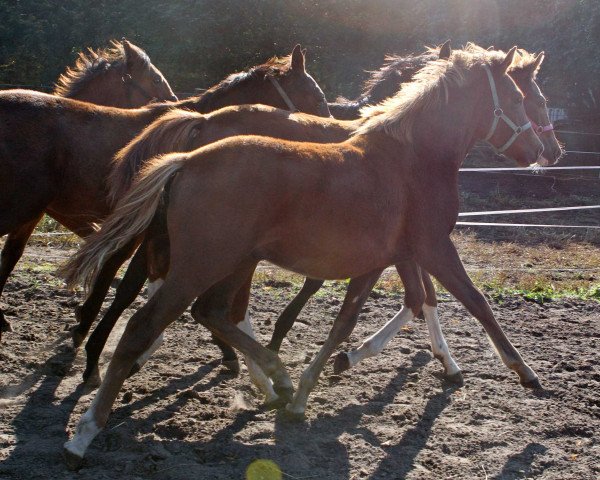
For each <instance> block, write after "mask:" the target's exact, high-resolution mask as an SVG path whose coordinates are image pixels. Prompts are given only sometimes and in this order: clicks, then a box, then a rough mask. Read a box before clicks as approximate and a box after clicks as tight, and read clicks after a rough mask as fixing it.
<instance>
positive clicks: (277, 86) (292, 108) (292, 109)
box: [267, 75, 300, 113]
mask: <svg viewBox="0 0 600 480" xmlns="http://www.w3.org/2000/svg"><path fill="white" fill-rule="evenodd" d="M267 77H268V78H269V80H270V81H271V83H272V84H273V86H274V87H275V90H277V92H278V93H279V95H280V96H281V98H282V99H283V101H284V102H285V104H286V105H287V107H288V109H289V111H290V112H292V113H296V112H299V111H300V110H298V109H297V108H296V106H295V105H294V102H292V101H291V100H290V97H288V94H287V93H285V90H284V89H283V88H282V87H281V85H280V84H279V82H278V81H277V79H276V78H275V77H272V76H271V75H267Z"/></svg>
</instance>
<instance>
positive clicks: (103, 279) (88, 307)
mask: <svg viewBox="0 0 600 480" xmlns="http://www.w3.org/2000/svg"><path fill="white" fill-rule="evenodd" d="M138 243H139V242H138V241H137V239H135V240H132V241H131V242H129V243H128V244H127V245H125V246H124V247H123V248H121V249H120V250H118V251H117V252H116V253H115V254H114V255H113V256H112V257H110V258H109V259H108V261H107V262H105V263H104V265H103V266H102V268H101V269H100V272H99V274H98V277H97V278H96V282H95V283H94V286H93V287H92V291H91V292H90V294H89V295H88V296H87V298H86V299H85V302H83V304H82V305H80V306H78V307H77V308H76V309H75V317H76V318H77V320H78V323H77V325H75V327H74V328H73V330H72V332H71V335H72V337H73V346H74V347H75V348H78V347H79V346H80V345H81V344H82V343H83V340H84V339H85V337H86V335H87V334H88V332H89V331H90V327H91V326H92V323H93V322H94V319H95V318H96V316H97V315H98V313H99V312H100V309H101V308H102V302H103V301H104V298H105V297H106V294H107V293H108V289H109V288H110V285H111V284H112V281H113V280H114V278H115V276H116V275H117V272H118V271H119V268H120V267H121V265H123V263H125V261H126V260H127V259H128V258H129V257H130V256H131V254H132V253H133V252H134V251H135V247H136V246H137V244H138Z"/></svg>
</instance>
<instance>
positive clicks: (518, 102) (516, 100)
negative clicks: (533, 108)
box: [515, 96, 523, 105]
mask: <svg viewBox="0 0 600 480" xmlns="http://www.w3.org/2000/svg"><path fill="white" fill-rule="evenodd" d="M515 103H516V104H517V105H521V104H522V103H523V97H521V96H518V97H516V98H515Z"/></svg>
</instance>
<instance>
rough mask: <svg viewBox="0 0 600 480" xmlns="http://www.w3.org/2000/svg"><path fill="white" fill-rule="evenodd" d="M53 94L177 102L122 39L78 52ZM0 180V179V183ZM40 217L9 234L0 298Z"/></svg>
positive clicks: (129, 102)
mask: <svg viewBox="0 0 600 480" xmlns="http://www.w3.org/2000/svg"><path fill="white" fill-rule="evenodd" d="M54 94H55V95H57V96H59V97H64V98H71V99H74V100H81V101H84V102H89V103H94V104H96V105H104V106H112V107H119V108H136V107H141V106H142V105H145V104H147V103H148V102H149V101H151V100H159V101H176V100H177V97H176V96H175V95H174V94H173V91H172V90H171V87H170V85H169V83H168V82H167V81H166V79H165V78H164V77H163V75H162V73H161V72H160V71H159V70H158V69H157V68H156V67H155V66H154V65H153V64H152V63H151V62H150V58H149V57H148V55H147V54H146V52H144V51H143V50H142V49H141V48H139V47H137V46H136V45H133V44H132V43H130V42H128V41H127V40H125V39H123V41H122V42H117V41H115V40H113V41H111V47H110V48H108V49H101V50H97V51H94V50H91V49H89V51H88V52H87V53H85V52H80V53H79V56H78V58H77V61H76V62H75V66H74V67H73V68H71V67H68V68H67V70H66V72H65V73H64V74H62V75H61V76H60V77H59V79H58V82H57V84H56V87H55V89H54ZM23 141H26V140H23ZM28 153H30V152H28ZM3 180H4V179H3V178H1V177H0V181H3ZM3 185H4V184H3ZM39 218H41V215H40V217H39ZM39 218H35V219H32V220H31V222H26V223H25V224H22V225H19V226H18V227H17V228H16V230H12V231H9V232H8V238H7V240H6V243H5V244H4V247H3V249H2V255H1V257H0V296H1V295H2V290H3V289H4V286H5V285H6V281H7V280H8V277H9V276H10V273H11V272H12V270H13V268H14V267H15V265H16V263H17V262H18V261H19V258H21V255H22V254H23V250H24V249H25V245H26V243H27V240H28V239H29V236H30V235H31V232H32V231H33V229H34V228H35V226H36V225H37V223H38V221H39ZM4 233H5V232H2V233H0V236H1V235H3V234H4ZM10 329H11V328H10V324H9V323H8V322H7V321H6V320H5V319H4V315H3V314H2V310H1V309H0V338H1V337H2V331H10Z"/></svg>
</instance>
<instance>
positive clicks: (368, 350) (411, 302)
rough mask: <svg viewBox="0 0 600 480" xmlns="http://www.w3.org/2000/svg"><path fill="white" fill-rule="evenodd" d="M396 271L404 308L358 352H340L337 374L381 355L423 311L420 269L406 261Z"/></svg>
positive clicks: (337, 358)
mask: <svg viewBox="0 0 600 480" xmlns="http://www.w3.org/2000/svg"><path fill="white" fill-rule="evenodd" d="M396 270H397V271H398V274H399V275H400V278H401V279H402V283H403V284H404V292H405V294H404V306H403V307H402V308H401V309H400V311H399V312H398V313H396V315H394V317H393V318H392V319H391V320H390V321H388V322H387V323H386V324H385V325H384V326H383V327H381V328H380V329H379V330H378V331H377V332H375V333H374V334H373V335H371V336H370V337H369V338H367V339H366V340H364V341H363V343H362V344H361V345H360V346H359V347H358V348H357V349H356V350H352V351H350V352H340V353H339V354H338V356H337V357H336V359H335V363H334V372H335V373H341V372H343V371H344V370H348V369H350V368H352V367H354V366H355V365H357V364H358V363H360V362H362V361H363V360H364V359H366V358H369V357H373V356H375V355H379V354H380V353H381V352H382V351H383V350H384V348H385V347H386V346H387V344H388V343H389V342H390V341H391V340H392V338H394V337H395V336H396V334H397V333H398V332H399V331H400V329H401V328H402V327H403V326H404V325H406V324H407V323H409V322H410V321H412V320H413V319H414V318H415V317H416V316H417V315H418V314H419V312H420V311H421V307H422V305H423V301H424V299H425V291H424V288H423V285H422V283H421V278H420V269H419V267H418V266H417V264H416V263H414V262H412V261H406V262H403V263H399V264H397V265H396Z"/></svg>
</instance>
